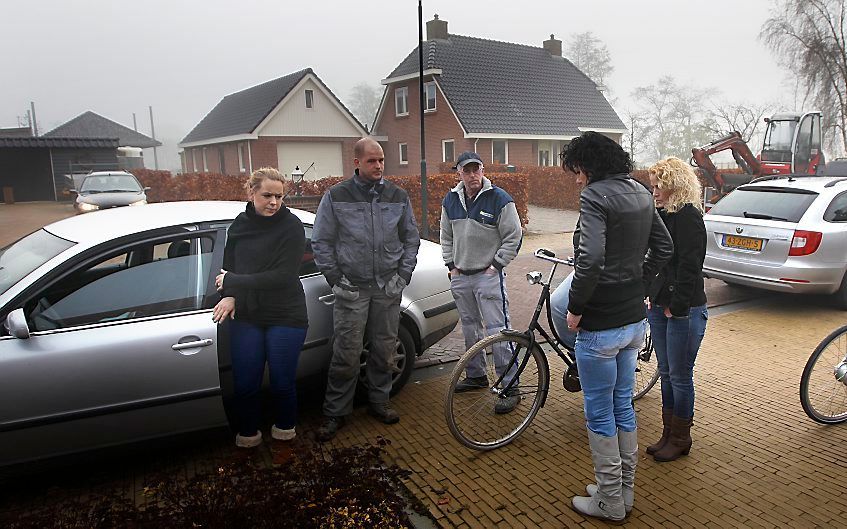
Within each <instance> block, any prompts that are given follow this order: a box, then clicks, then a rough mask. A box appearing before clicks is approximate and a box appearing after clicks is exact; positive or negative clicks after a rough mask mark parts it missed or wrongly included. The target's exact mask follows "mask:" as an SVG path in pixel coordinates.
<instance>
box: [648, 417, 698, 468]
mask: <svg viewBox="0 0 847 529" xmlns="http://www.w3.org/2000/svg"><path fill="white" fill-rule="evenodd" d="M690 450H691V419H683V418H682V417H677V416H673V417H671V432H670V435H669V436H668V441H667V442H666V443H665V446H663V447H662V448H661V449H660V450H657V451H656V452H655V453H653V459H655V460H656V461H659V462H662V463H664V462H667V461H674V460H675V459H678V458H679V457H680V456H684V455H688V452H689V451H690Z"/></svg>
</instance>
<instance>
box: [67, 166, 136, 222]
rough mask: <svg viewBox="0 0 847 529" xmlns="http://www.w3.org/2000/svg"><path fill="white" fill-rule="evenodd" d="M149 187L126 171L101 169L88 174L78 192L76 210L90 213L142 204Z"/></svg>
mask: <svg viewBox="0 0 847 529" xmlns="http://www.w3.org/2000/svg"><path fill="white" fill-rule="evenodd" d="M149 190H150V188H149V187H143V186H142V185H141V184H140V183H139V182H138V180H137V179H136V178H135V176H133V175H132V174H130V173H127V172H125V171H100V172H96V173H90V174H88V175H86V176H85V177H84V178H83V179H82V182H81V183H80V185H79V188H77V189H74V190H72V192H75V193H76V195H77V196H76V200H74V210H76V212H77V213H88V212H90V211H97V210H100V209H109V208H116V207H120V206H141V205H144V204H146V203H147V194H146V192H147V191H149Z"/></svg>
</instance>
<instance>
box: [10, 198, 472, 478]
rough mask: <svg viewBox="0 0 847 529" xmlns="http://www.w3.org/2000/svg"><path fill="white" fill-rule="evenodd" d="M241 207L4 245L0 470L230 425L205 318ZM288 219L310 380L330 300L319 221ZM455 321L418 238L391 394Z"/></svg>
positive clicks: (88, 226) (216, 339)
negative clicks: (316, 254)
mask: <svg viewBox="0 0 847 529" xmlns="http://www.w3.org/2000/svg"><path fill="white" fill-rule="evenodd" d="M243 210H244V202H172V203H164V204H152V205H147V206H142V207H134V208H115V209H109V210H107V211H100V212H97V213H92V214H89V215H78V216H76V217H72V218H69V219H65V220H61V221H59V222H56V223H54V224H50V225H48V226H45V227H44V228H43V229H40V230H38V231H36V232H34V233H32V234H30V235H28V236H27V237H24V238H23V239H21V240H19V241H18V242H16V243H14V244H12V245H10V246H8V247H6V248H3V249H0V322H2V324H3V325H0V466H3V465H8V464H13V463H20V462H24V461H29V460H34V459H40V458H45V457H49V456H56V455H61V454H66V453H71V452H77V451H82V450H87V449H91V448H97V447H102V446H109V445H117V444H121V443H128V442H132V441H138V440H142V439H147V438H152V437H160V436H166V435H171V434H176V433H180V432H188V431H193V430H200V429H204V428H209V427H214V426H218V425H224V424H226V423H227V417H226V411H227V409H228V407H227V406H226V403H227V402H228V400H229V396H230V395H231V392H232V370H231V362H230V356H229V340H228V328H229V326H228V325H216V324H215V323H213V322H212V307H213V306H214V305H215V303H216V302H217V300H218V299H220V296H219V295H218V293H217V292H216V291H215V288H214V277H215V275H216V273H217V271H218V270H220V268H221V266H222V262H223V249H224V243H225V240H226V229H227V227H228V226H229V224H230V223H231V222H232V219H234V218H235V216H236V215H238V213H239V212H241V211H243ZM292 211H293V212H294V213H295V214H296V215H297V216H298V217H299V218H300V220H301V221H302V222H303V226H304V229H305V232H306V238H307V246H306V252H305V253H304V255H303V259H302V264H301V267H300V281H301V282H302V283H303V289H304V290H305V292H306V305H307V308H308V313H309V330H308V334H307V336H306V343H305V345H304V346H303V352H302V354H301V355H300V362H299V365H298V370H297V375H298V378H304V377H306V376H309V375H315V374H320V373H321V372H322V371H324V370H325V369H326V368H327V367H328V365H329V361H330V357H331V355H332V347H331V340H332V329H333V326H332V304H333V302H334V296H333V294H332V292H331V290H330V288H329V285H327V283H326V280H324V278H323V276H322V275H321V274H320V273H319V272H318V269H317V266H316V265H315V262H314V259H313V256H312V252H311V246H310V243H309V242H308V241H309V240H310V239H311V233H312V224H313V223H314V219H315V216H314V215H313V214H312V213H308V212H305V211H298V210H292ZM457 321H458V313H457V311H456V305H455V303H454V301H453V296H452V294H451V293H450V284H449V281H448V279H447V274H446V272H445V268H444V262H443V261H442V257H441V247H440V246H439V245H437V244H435V243H432V242H429V241H421V247H420V250H419V252H418V264H417V267H416V268H415V271H414V274H413V275H412V281H411V282H410V284H409V286H408V287H406V289H405V290H404V291H403V298H402V301H401V315H400V329H399V335H398V344H397V354H396V355H395V357H394V362H393V363H394V366H393V367H394V378H393V384H394V386H393V391H399V389H400V388H401V387H402V386H403V385H404V384H405V383H406V381H407V380H408V379H409V375H410V374H411V372H412V369H413V364H414V361H415V357H416V356H417V355H418V354H420V353H421V352H422V351H423V350H424V349H426V348H427V347H429V346H430V345H432V344H434V343H435V342H437V341H438V340H440V339H441V338H442V337H444V336H445V335H447V334H448V333H449V332H450V331H452V330H453V328H454V327H455V326H456V323H457ZM364 345H365V347H366V346H367V344H364ZM366 348H367V347H366ZM362 360H363V362H364V361H366V360H367V353H365V354H363V358H362Z"/></svg>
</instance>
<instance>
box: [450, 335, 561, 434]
mask: <svg viewBox="0 0 847 529" xmlns="http://www.w3.org/2000/svg"><path fill="white" fill-rule="evenodd" d="M495 349H498V350H500V351H510V352H515V353H516V360H515V365H516V366H518V367H519V366H520V365H521V364H522V363H523V362H524V360H526V364H525V366H524V368H523V370H522V371H521V372H520V373H518V374H517V375H516V376H518V381H519V382H518V383H517V385H514V386H513V389H514V388H517V391H518V394H519V395H520V397H521V398H520V400H519V401H518V404H517V406H516V407H515V408H514V409H513V410H512V411H510V412H508V413H497V412H496V411H495V407H496V406H497V403H498V402H501V403H502V401H501V399H502V398H503V396H501V393H502V391H503V388H504V387H505V385H506V383H507V382H506V381H505V380H504V382H503V383H501V384H500V386H501V387H500V388H498V387H493V386H494V384H495V383H496V382H497V380H498V379H499V378H500V376H499V375H498V374H497V370H496V369H495V364H494V350H495ZM509 356H511V355H509ZM472 362H483V365H484V367H485V376H486V378H487V379H488V386H489V387H488V388H487V389H486V388H480V389H475V390H471V391H465V392H456V391H455V389H456V384H458V383H459V381H460V380H461V379H462V378H463V377H464V373H465V369H466V368H467V367H468V365H469V364H471V363H472ZM549 384H550V374H549V366H548V365H547V358H546V357H545V356H544V353H543V352H542V351H541V348H540V347H539V346H538V345H536V346H535V347H533V348H532V350H530V349H529V340H527V339H526V338H522V337H519V336H508V335H506V334H502V333H500V334H495V335H492V336H489V337H487V338H485V339H483V340H480V341H479V342H477V343H476V344H474V345H473V346H472V347H471V348H470V349H468V351H467V352H466V353H465V354H464V355H463V356H462V358H460V359H459V362H458V363H457V364H456V367H455V368H454V369H453V373H452V375H451V376H450V384H449V385H448V386H447V392H446V394H445V395H444V416H445V418H446V419H447V426H448V427H449V428H450V433H452V434H453V437H455V438H456V440H457V441H459V442H460V443H462V444H463V445H465V446H467V447H468V448H472V449H474V450H493V449H495V448H499V447H501V446H503V445H506V444H508V443H510V442H512V441H513V440H515V439H516V438H517V437H518V436H519V435H520V434H521V433H522V432H523V431H524V430H525V429H526V428H527V426H529V423H530V422H532V418H533V417H535V414H536V413H538V410H539V408H541V405H542V403H543V401H544V396H545V395H546V392H547V389H548V387H549ZM501 411H502V410H501Z"/></svg>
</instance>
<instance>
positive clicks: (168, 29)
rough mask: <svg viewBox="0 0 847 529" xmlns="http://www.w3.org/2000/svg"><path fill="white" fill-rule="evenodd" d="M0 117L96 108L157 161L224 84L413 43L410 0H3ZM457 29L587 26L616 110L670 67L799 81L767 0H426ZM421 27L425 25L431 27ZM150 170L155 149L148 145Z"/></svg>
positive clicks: (730, 77) (786, 86)
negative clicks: (779, 45)
mask: <svg viewBox="0 0 847 529" xmlns="http://www.w3.org/2000/svg"><path fill="white" fill-rule="evenodd" d="M0 3H2V15H0V49H2V50H3V53H2V54H0V127H15V126H18V117H21V118H23V116H25V114H26V110H27V109H28V108H29V103H30V101H34V102H35V105H36V113H37V118H38V126H39V132H40V133H44V132H47V131H49V130H51V129H53V128H55V127H56V126H58V125H61V124H62V123H64V122H66V121H67V120H69V119H71V118H73V117H75V116H77V115H79V114H81V113H83V112H85V111H87V110H91V111H94V112H96V113H98V114H101V115H103V116H105V117H107V118H109V119H112V120H114V121H117V122H118V123H122V124H123V125H126V126H128V127H130V128H132V114H133V112H134V113H136V115H137V118H138V130H139V132H142V133H144V134H148V135H149V134H150V121H149V114H148V105H152V106H153V112H154V117H155V127H156V137H157V139H159V140H160V141H162V142H163V143H164V144H165V145H164V147H163V148H160V149H159V165H160V168H166V169H178V168H179V158H178V156H177V143H178V142H179V141H180V140H181V139H182V138H183V137H185V135H186V134H188V132H189V131H190V130H191V129H192V128H193V127H194V126H195V125H196V124H197V123H198V122H199V121H200V120H201V119H202V118H203V117H204V116H205V115H206V114H207V113H208V112H209V111H210V110H211V109H212V107H214V105H215V104H216V103H217V102H218V101H219V100H220V99H221V98H222V97H223V96H225V95H227V94H230V93H232V92H237V91H239V90H242V89H244V88H247V87H250V86H253V85H256V84H259V83H261V82H264V81H267V80H269V79H273V78H276V77H280V76H282V75H286V74H288V73H291V72H294V71H297V70H300V69H302V68H306V67H311V68H313V69H314V70H315V72H316V73H317V74H318V76H319V77H320V78H321V79H322V80H323V81H324V82H325V83H326V84H327V85H328V86H329V88H330V89H331V90H332V91H333V92H335V94H336V95H337V96H338V97H339V98H340V99H341V100H342V101H346V99H347V98H348V95H349V93H350V89H351V88H352V87H353V86H354V85H356V84H358V83H360V82H367V83H370V84H372V85H374V86H377V85H378V84H379V81H380V80H381V79H383V78H385V77H386V76H387V75H388V74H389V73H390V72H391V70H393V69H394V67H395V66H396V65H397V64H399V63H400V61H401V60H402V59H403V58H404V57H405V56H406V55H407V54H408V53H409V52H411V51H412V49H414V47H415V46H416V45H417V38H418V32H417V1H416V0H361V1H360V2H351V1H342V0H314V1H306V2H303V1H299V2H294V1H290V0H286V1H273V0H239V1H226V0H202V1H201V0H178V1H173V0H169V1H165V0H144V1H137V0H136V1H126V0H35V1H31V2H27V3H24V2H16V1H14V0H0ZM423 7H424V21H425V22H426V21H427V20H430V19H432V16H433V14H434V13H438V15H439V17H440V18H441V19H442V20H446V21H447V22H448V23H449V28H448V29H449V32H450V33H455V34H460V35H468V36H475V37H481V38H488V39H494V40H501V41H507V42H515V43H521V44H529V45H534V46H541V43H542V42H543V41H544V40H545V39H547V38H548V37H549V35H550V34H551V33H552V34H555V35H556V37H557V38H560V39H562V40H563V41H564V42H565V44H567V39H568V36H569V35H571V34H574V33H580V32H584V31H592V32H594V34H595V35H596V36H597V37H598V38H599V39H601V40H602V41H603V42H604V43H605V44H606V45H607V46H608V48H609V51H610V53H611V57H612V63H613V66H614V67H615V71H614V72H613V74H612V75H611V76H610V77H609V78H608V81H607V85H608V87H609V88H610V89H611V91H612V97H613V98H617V101H616V110H618V111H619V112H621V111H622V110H623V109H624V108H627V107H631V106H632V104H631V101H630V97H629V95H630V93H631V92H632V90H633V89H635V88H636V87H639V86H647V85H650V84H655V83H657V82H658V80H659V78H660V77H661V76H663V75H672V76H674V77H675V79H676V81H677V82H678V83H679V84H687V85H693V86H699V87H702V88H706V87H714V88H716V89H718V90H720V91H721V93H722V95H723V96H724V97H726V98H728V99H731V100H733V101H744V100H746V101H757V102H761V101H776V102H780V103H781V104H782V108H783V109H784V110H792V109H794V106H795V103H794V99H795V95H794V90H795V87H794V83H793V81H792V79H791V77H790V76H789V75H788V74H789V72H787V71H786V70H785V69H784V68H782V67H780V66H779V65H778V64H777V61H776V60H775V59H774V57H773V55H772V54H771V53H770V51H769V50H767V49H766V48H765V46H764V45H763V44H762V43H761V42H760V41H759V40H758V38H757V37H758V34H759V30H760V28H761V25H762V22H764V20H765V19H766V18H767V16H768V14H769V12H770V10H771V9H772V8H773V0H711V1H709V2H703V1H702V0H701V1H691V0H675V1H674V0H649V1H612V0H593V1H591V2H586V1H579V2H576V1H571V0H529V1H525V2H492V1H485V0H463V1H456V0H424V5H423ZM424 38H425V37H424ZM145 159H146V164H147V167H148V168H152V167H153V157H152V152H149V150H148V151H147V152H145Z"/></svg>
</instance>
